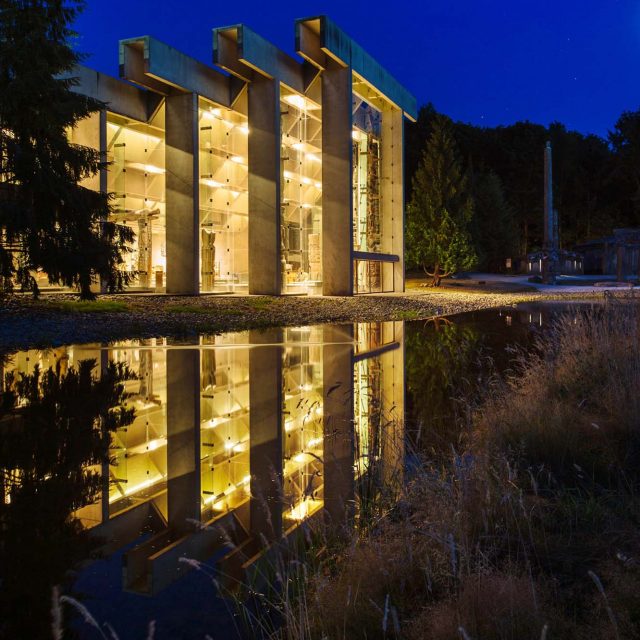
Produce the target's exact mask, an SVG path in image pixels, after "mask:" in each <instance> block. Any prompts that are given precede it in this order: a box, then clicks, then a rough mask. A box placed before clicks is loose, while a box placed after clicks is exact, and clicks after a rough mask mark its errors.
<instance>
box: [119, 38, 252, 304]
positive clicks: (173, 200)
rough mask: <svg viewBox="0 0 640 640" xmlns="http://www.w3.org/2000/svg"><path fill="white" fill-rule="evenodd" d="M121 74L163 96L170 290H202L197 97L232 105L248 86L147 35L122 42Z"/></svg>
mask: <svg viewBox="0 0 640 640" xmlns="http://www.w3.org/2000/svg"><path fill="white" fill-rule="evenodd" d="M120 75H121V76H122V77H124V78H126V79H127V80H129V81H130V82H133V83H135V84H138V85H140V86H143V87H145V88H147V89H150V90H152V91H156V92H159V93H162V94H163V95H164V96H165V130H166V131H165V135H166V140H165V163H166V167H167V173H166V187H165V188H166V208H167V229H166V247H167V287H166V290H167V293H170V294H177V295H196V294H198V293H199V292H200V276H199V268H200V267H199V265H200V242H199V227H200V203H199V181H200V169H199V141H198V134H199V131H198V97H199V96H203V97H205V98H207V99H208V100H211V101H213V102H215V103H217V104H220V105H222V106H225V107H231V106H232V105H233V103H234V102H235V100H236V99H237V98H238V96H239V94H240V91H241V90H242V88H243V87H244V82H238V81H236V80H235V78H230V77H228V76H225V75H223V74H221V73H220V72H219V71H217V70H216V69H213V68H211V67H208V66H207V65H204V64H202V63H201V62H198V61H197V60H194V59H193V58H190V57H189V56H187V55H185V54H183V53H181V52H180V51H177V50H176V49H174V48H173V47H170V46H169V45H166V44H164V43H163V42H160V41H159V40H156V39H154V38H151V37H149V36H144V37H141V38H132V39H128V40H122V41H120Z"/></svg>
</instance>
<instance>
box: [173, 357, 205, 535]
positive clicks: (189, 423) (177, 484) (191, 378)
mask: <svg viewBox="0 0 640 640" xmlns="http://www.w3.org/2000/svg"><path fill="white" fill-rule="evenodd" d="M200 503H201V495H200V352H199V351H198V349H181V348H174V349H169V350H168V351H167V511H168V521H169V527H170V529H172V530H173V531H175V532H177V533H183V532H185V531H190V530H193V526H192V525H190V524H189V522H188V521H189V520H190V519H192V520H200V512H201V506H200Z"/></svg>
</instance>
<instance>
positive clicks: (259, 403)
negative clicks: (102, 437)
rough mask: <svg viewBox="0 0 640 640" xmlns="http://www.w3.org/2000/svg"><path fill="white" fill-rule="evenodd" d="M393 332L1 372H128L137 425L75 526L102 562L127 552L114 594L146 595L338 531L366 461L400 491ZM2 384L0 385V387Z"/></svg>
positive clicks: (222, 339)
mask: <svg viewBox="0 0 640 640" xmlns="http://www.w3.org/2000/svg"><path fill="white" fill-rule="evenodd" d="M403 332H404V328H403V324H402V323H400V322H386V323H361V324H356V325H342V326H329V325H326V326H311V327H295V328H283V329H266V330H251V331H247V332H243V333H234V334H222V335H216V336H202V337H200V338H199V340H198V341H197V343H194V344H185V343H179V342H176V341H172V340H167V339H149V340H138V341H129V342H122V343H118V344H116V345H107V346H102V345H97V344H96V345H81V346H70V347H61V348H58V349H54V350H48V351H28V352H20V353H17V354H15V355H14V356H12V357H11V358H10V359H9V361H8V363H6V364H5V370H9V371H14V372H16V373H31V372H32V371H33V370H34V367H35V366H39V367H40V368H41V369H46V368H48V367H59V368H61V369H62V368H70V367H72V366H75V365H76V364H77V363H78V362H80V361H82V360H87V359H92V360H95V362H96V367H95V375H96V376H99V375H100V371H101V370H104V368H105V367H106V366H107V364H108V363H109V362H118V363H126V364H127V366H128V367H129V368H130V369H131V370H132V371H133V372H134V373H135V374H136V378H135V379H132V380H127V381H125V382H124V383H123V384H125V388H126V392H127V394H128V398H127V404H128V406H130V407H132V408H134V409H135V419H134V421H133V423H132V424H130V425H128V426H127V427H124V428H121V429H118V430H116V431H115V433H114V434H113V435H112V437H111V444H110V450H109V456H108V459H109V462H108V464H107V463H103V464H102V466H100V467H95V468H93V469H92V470H93V471H95V472H96V473H97V474H99V475H100V476H101V477H102V480H103V482H102V487H103V489H102V494H101V497H100V499H99V500H97V501H96V502H95V503H93V504H90V505H87V506H85V507H82V508H80V509H79V510H78V511H77V512H75V514H74V515H75V516H76V517H77V518H78V519H79V520H80V521H81V522H82V524H83V526H84V527H85V528H87V529H90V530H91V532H92V534H94V535H95V536H96V538H98V539H99V540H100V541H101V544H102V545H103V548H102V550H103V552H104V553H105V554H109V553H111V552H114V551H116V550H118V549H122V548H123V547H125V546H127V550H126V552H125V553H124V556H123V588H124V589H126V590H129V591H133V592H137V593H145V594H153V593H157V592H158V591H160V590H161V589H163V588H164V587H166V586H167V585H168V584H170V583H171V582H173V581H174V580H176V579H177V578H178V577H179V576H180V575H181V574H182V573H184V572H186V571H188V570H189V568H190V566H191V565H189V564H188V563H185V562H181V560H180V559H181V558H189V559H194V560H208V559H211V558H214V557H215V558H216V559H217V560H218V561H219V562H220V563H221V564H222V568H223V571H224V572H225V573H230V574H232V575H238V576H239V575H241V572H242V570H243V568H246V567H247V566H249V565H251V564H252V562H253V561H255V559H257V558H259V557H260V555H261V554H262V553H263V552H264V550H265V548H266V547H268V545H269V544H270V543H272V542H274V541H277V540H280V539H281V538H282V537H283V536H288V535H292V534H295V532H296V531H297V530H298V529H299V527H300V524H301V523H312V522H313V521H314V520H316V519H318V518H323V517H324V518H325V519H326V520H327V521H329V522H334V523H336V524H337V525H342V524H344V523H346V522H349V519H350V518H351V516H352V515H353V514H354V512H355V510H356V509H357V505H358V496H357V491H356V484H357V481H358V478H360V477H361V476H364V475H366V474H367V473H368V470H369V468H370V467H371V465H372V463H373V462H374V461H376V462H379V461H382V468H383V472H384V473H385V474H387V476H386V477H387V480H388V481H389V482H390V481H391V480H392V479H395V480H401V473H399V470H400V469H401V467H402V457H403V451H404V449H403V437H404V436H403V418H404V347H403ZM3 377H4V376H3Z"/></svg>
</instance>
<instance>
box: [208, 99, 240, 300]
mask: <svg viewBox="0 0 640 640" xmlns="http://www.w3.org/2000/svg"><path fill="white" fill-rule="evenodd" d="M198 115H199V117H198V127H199V154H200V158H199V160H200V162H199V165H200V176H199V181H200V188H199V191H200V205H199V211H200V237H199V242H200V291H203V292H212V291H220V292H232V291H244V292H245V293H246V291H247V287H248V283H249V239H248V231H249V208H248V206H249V205H248V157H247V155H248V150H247V139H248V136H249V126H248V124H247V116H246V97H245V96H244V94H243V98H242V99H240V100H238V101H237V102H236V104H235V108H234V110H232V109H228V108H226V107H222V106H220V105H216V104H214V103H212V102H209V101H208V100H205V99H204V98H200V100H199V109H198Z"/></svg>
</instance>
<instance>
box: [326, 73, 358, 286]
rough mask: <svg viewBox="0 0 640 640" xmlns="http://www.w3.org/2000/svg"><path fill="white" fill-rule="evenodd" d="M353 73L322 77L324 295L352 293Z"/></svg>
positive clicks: (330, 74) (327, 74)
mask: <svg viewBox="0 0 640 640" xmlns="http://www.w3.org/2000/svg"><path fill="white" fill-rule="evenodd" d="M351 93H352V91H351V70H350V69H349V68H346V67H340V66H338V65H336V64H331V65H330V67H329V68H328V69H326V70H325V71H324V73H323V74H322V103H323V109H322V247H323V248H322V292H323V294H324V295H330V296H349V295H352V293H353V259H352V253H353V201H352V174H353V166H352V157H351V155H352V140H351V128H352V120H353V114H352V109H351Z"/></svg>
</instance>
